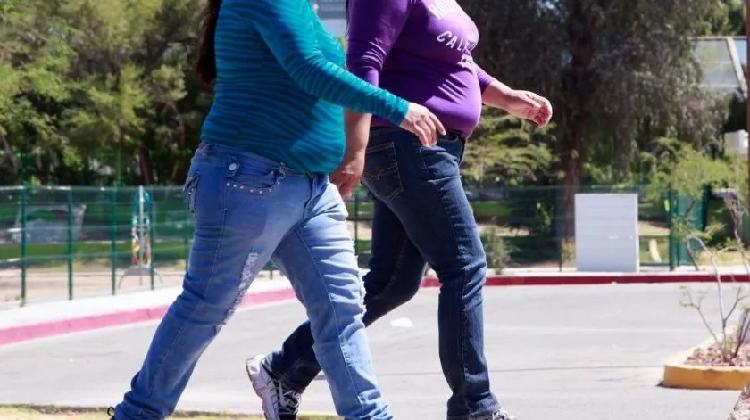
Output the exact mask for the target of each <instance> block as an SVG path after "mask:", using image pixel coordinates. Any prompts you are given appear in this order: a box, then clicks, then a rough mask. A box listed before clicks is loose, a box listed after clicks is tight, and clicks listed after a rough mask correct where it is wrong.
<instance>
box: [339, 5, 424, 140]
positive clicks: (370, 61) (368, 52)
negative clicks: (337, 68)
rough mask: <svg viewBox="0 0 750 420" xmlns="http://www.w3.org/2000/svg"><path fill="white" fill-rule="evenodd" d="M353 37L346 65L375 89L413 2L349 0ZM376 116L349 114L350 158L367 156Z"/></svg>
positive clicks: (351, 34)
mask: <svg viewBox="0 0 750 420" xmlns="http://www.w3.org/2000/svg"><path fill="white" fill-rule="evenodd" d="M349 1H350V4H349V35H348V39H347V44H348V45H347V52H346V65H347V67H348V68H349V70H350V71H351V72H352V73H354V74H355V75H356V76H358V77H359V78H361V79H362V80H364V81H366V82H368V83H370V84H371V85H373V86H379V85H380V72H381V70H383V64H384V63H385V59H386V58H387V56H388V53H390V52H391V49H392V48H393V44H394V43H395V42H396V39H397V38H398V36H399V34H400V33H401V30H402V29H403V28H404V24H405V23H406V20H407V19H408V18H409V13H410V11H411V4H412V1H411V0H349ZM371 119H372V116H371V115H368V114H362V113H358V112H351V111H346V114H345V129H346V149H347V153H348V154H356V153H359V152H363V151H364V149H365V148H366V147H367V140H368V138H369V136H370V122H371Z"/></svg>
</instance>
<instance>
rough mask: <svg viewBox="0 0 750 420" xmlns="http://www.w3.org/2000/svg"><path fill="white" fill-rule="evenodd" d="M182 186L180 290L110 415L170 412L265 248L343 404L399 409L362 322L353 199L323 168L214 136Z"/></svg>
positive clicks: (374, 419)
mask: <svg viewBox="0 0 750 420" xmlns="http://www.w3.org/2000/svg"><path fill="white" fill-rule="evenodd" d="M185 192H186V195H187V197H188V201H189V206H190V210H191V211H192V212H193V213H194V216H195V236H194V239H193V247H192V250H191V253H190V261H189V264H188V270H187V273H186V275H185V280H184V282H183V291H182V293H181V294H180V295H179V296H178V297H177V299H176V300H175V302H174V303H173V304H172V306H171V307H170V308H169V311H168V312H167V314H166V315H165V316H164V319H162V321H161V324H160V325H159V327H158V328H157V330H156V333H155V335H154V338H153V341H152V343H151V346H150V348H149V350H148V353H147V354H146V359H145V361H144V363H143V366H142V367H141V369H140V371H139V372H138V373H137V374H136V375H135V377H134V378H133V380H132V382H131V389H130V391H128V392H127V393H126V394H125V397H124V400H123V402H122V403H120V404H119V405H118V406H117V407H116V408H115V415H114V417H115V419H117V420H135V419H139V420H149V419H163V418H165V417H167V416H169V415H171V414H172V413H173V411H174V409H175V407H176V405H177V402H178V400H179V398H180V395H181V394H182V392H183V390H184V389H185V386H186V385H187V383H188V380H189V379H190V376H191V374H192V373H193V370H194V369H195V365H196V362H197V361H198V358H200V356H201V354H202V353H203V352H204V351H205V350H206V348H207V347H208V345H209V344H210V343H211V341H212V340H213V339H214V338H215V337H216V335H217V334H219V331H220V330H221V327H222V326H223V325H225V324H226V322H227V320H228V319H229V318H230V317H231V315H232V313H233V312H234V311H235V308H236V307H237V305H238V303H239V302H240V301H241V300H242V298H243V296H244V294H245V292H246V291H247V289H248V287H249V286H250V284H251V283H252V282H253V279H254V278H255V276H256V275H257V274H258V272H259V271H260V270H261V269H262V268H263V266H264V265H265V264H266V263H267V262H268V261H269V259H273V260H274V262H275V263H276V264H277V265H279V266H280V267H281V268H282V269H283V270H284V272H285V273H286V274H287V276H288V278H289V280H290V282H291V283H292V286H293V287H294V290H295V292H296V295H297V298H298V299H299V300H300V301H301V302H302V303H303V304H304V306H305V308H306V310H307V316H308V317H309V319H310V324H311V326H312V335H313V337H314V340H315V344H314V352H315V354H316V356H317V359H318V360H319V362H320V365H321V367H322V369H323V371H324V373H325V375H326V377H327V378H328V382H329V386H330V389H331V394H332V396H333V401H334V403H335V405H336V410H337V412H338V415H339V416H341V417H344V418H345V419H347V420H355V419H356V420H360V419H361V420H365V419H368V420H381V419H392V416H391V414H390V409H389V407H388V406H387V405H386V404H385V402H384V401H383V400H382V398H381V394H380V390H379V388H378V384H377V382H376V378H375V374H374V372H373V367H372V359H371V356H370V349H369V343H368V340H367V336H366V334H365V329H364V325H363V323H362V314H363V312H364V307H363V302H362V299H363V288H362V284H361V281H360V277H359V269H358V267H357V261H356V257H355V255H354V248H353V243H352V240H351V238H350V236H349V233H348V231H347V229H346V217H347V213H346V208H345V206H344V203H343V201H342V200H341V197H340V195H339V193H338V191H337V189H336V187H335V186H333V185H332V184H330V183H329V182H328V178H327V176H325V175H313V174H306V173H302V172H297V171H294V170H292V169H289V168H287V167H286V166H285V165H283V164H280V163H277V162H274V161H271V160H268V159H266V158H264V157H261V156H259V155H256V154H254V153H250V152H247V151H242V150H238V149H235V148H232V147H227V146H220V145H215V144H207V145H201V147H199V149H198V151H197V152H196V154H195V156H194V157H193V160H192V164H191V166H190V171H189V175H188V179H187V182H186V183H185ZM260 321H261V320H259V322H260ZM264 321H268V320H264ZM271 321H272V320H271ZM250 334H252V333H251V332H250ZM238 363H239V361H238ZM248 395H249V394H248Z"/></svg>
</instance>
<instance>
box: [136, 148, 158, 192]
mask: <svg viewBox="0 0 750 420" xmlns="http://www.w3.org/2000/svg"><path fill="white" fill-rule="evenodd" d="M138 164H139V165H140V167H141V177H142V178H143V185H151V184H153V183H154V180H153V177H152V175H151V169H150V165H149V158H148V151H147V150H146V149H145V148H141V149H140V150H139V151H138Z"/></svg>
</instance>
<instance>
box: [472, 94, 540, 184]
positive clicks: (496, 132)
mask: <svg viewBox="0 0 750 420" xmlns="http://www.w3.org/2000/svg"><path fill="white" fill-rule="evenodd" d="M549 130H550V126H547V127H545V128H544V129H538V128H535V127H534V125H533V123H530V122H525V121H522V120H520V119H518V118H515V117H513V116H511V115H510V114H507V113H506V112H504V111H501V110H499V109H497V108H492V107H485V108H484V110H483V112H482V119H481V121H480V122H479V125H478V126H477V128H476V129H475V130H474V133H473V134H472V137H471V144H470V146H469V147H468V148H467V150H466V154H465V156H464V161H463V163H462V166H461V168H462V169H461V172H462V173H463V174H464V175H465V176H466V177H468V178H469V179H470V180H471V181H473V182H474V183H476V184H478V185H479V186H483V185H485V184H486V183H487V182H489V183H491V184H495V185H502V186H507V185H518V184H524V183H534V182H537V181H539V179H540V178H543V177H546V176H547V175H548V170H549V169H550V167H551V165H552V163H553V162H554V156H553V155H552V150H551V148H550V146H554V138H552V137H550V136H549V135H547V133H548V132H549Z"/></svg>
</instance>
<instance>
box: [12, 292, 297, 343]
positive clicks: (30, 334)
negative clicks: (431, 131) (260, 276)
mask: <svg viewBox="0 0 750 420" xmlns="http://www.w3.org/2000/svg"><path fill="white" fill-rule="evenodd" d="M294 298H295V294H294V290H293V289H292V288H291V287H285V288H282V289H278V290H265V291H259V292H248V294H247V295H246V296H245V298H244V299H243V300H242V302H241V303H240V305H239V307H240V308H246V307H250V306H254V305H260V304H264V303H272V302H280V301H284V300H291V299H294ZM170 304H171V303H170ZM169 306H170V305H160V306H157V307H152V308H140V309H132V310H125V311H116V312H110V313H106V314H101V315H91V316H83V317H74V318H67V319H58V320H53V321H48V322H40V323H36V324H26V325H17V326H12V327H5V328H0V346H2V345H4V344H11V343H18V342H21V341H29V340H34V339H37V338H43V337H51V336H55V335H62V334H70V333H76V332H83V331H91V330H96V329H100V328H107V327H116V326H121V325H128V324H135V323H139V322H146V321H153V320H157V319H161V318H162V317H164V314H166V313H167V309H169Z"/></svg>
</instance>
